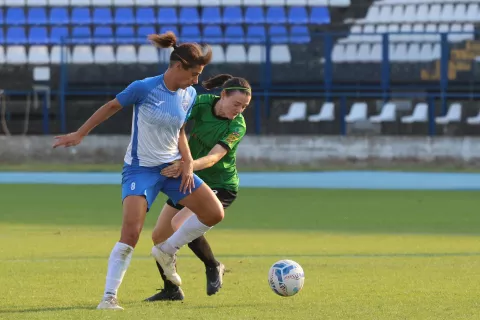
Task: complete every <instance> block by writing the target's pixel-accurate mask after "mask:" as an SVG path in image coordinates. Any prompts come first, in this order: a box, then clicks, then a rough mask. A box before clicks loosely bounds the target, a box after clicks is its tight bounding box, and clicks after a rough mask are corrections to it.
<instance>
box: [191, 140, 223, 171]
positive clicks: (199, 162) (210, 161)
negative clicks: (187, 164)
mask: <svg viewBox="0 0 480 320" xmlns="http://www.w3.org/2000/svg"><path fill="white" fill-rule="evenodd" d="M227 152H228V150H227V149H225V146H224V145H222V144H217V145H215V147H213V148H212V150H210V152H209V153H208V154H207V155H206V156H205V157H201V158H198V159H196V160H195V161H193V170H194V171H200V170H203V169H207V168H210V167H212V166H213V165H215V163H217V162H218V161H220V159H222V158H223V157H224V156H225V155H226V154H227Z"/></svg>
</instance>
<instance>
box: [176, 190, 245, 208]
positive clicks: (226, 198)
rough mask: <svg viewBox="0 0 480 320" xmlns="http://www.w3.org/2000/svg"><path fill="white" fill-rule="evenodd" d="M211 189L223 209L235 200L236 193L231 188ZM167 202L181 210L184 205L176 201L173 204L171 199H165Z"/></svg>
mask: <svg viewBox="0 0 480 320" xmlns="http://www.w3.org/2000/svg"><path fill="white" fill-rule="evenodd" d="M212 191H213V193H215V194H216V195H217V198H218V200H220V202H221V203H222V205H223V208H224V209H226V208H228V207H230V205H231V204H232V203H233V201H235V199H236V198H237V193H236V192H235V191H232V190H227V189H222V188H215V189H212ZM167 204H168V205H169V206H170V207H172V208H175V209H178V210H182V209H183V208H184V206H182V205H181V204H180V203H177V204H176V205H175V204H173V201H172V200H171V199H168V200H167Z"/></svg>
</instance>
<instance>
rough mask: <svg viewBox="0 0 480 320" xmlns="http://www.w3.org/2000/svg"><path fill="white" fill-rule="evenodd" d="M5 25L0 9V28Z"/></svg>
mask: <svg viewBox="0 0 480 320" xmlns="http://www.w3.org/2000/svg"><path fill="white" fill-rule="evenodd" d="M4 23H5V19H4V18H3V8H0V26H1V25H3V24H4Z"/></svg>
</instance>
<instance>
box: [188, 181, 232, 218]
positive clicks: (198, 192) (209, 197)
mask: <svg viewBox="0 0 480 320" xmlns="http://www.w3.org/2000/svg"><path fill="white" fill-rule="evenodd" d="M179 203H180V204H181V205H183V206H185V207H187V208H189V209H190V210H191V211H193V212H195V214H196V215H197V216H198V219H199V220H200V221H201V222H203V223H204V224H206V225H208V226H214V225H216V224H217V223H219V222H220V221H222V219H223V216H224V212H223V206H222V204H221V203H220V201H219V200H218V198H217V197H216V196H215V193H213V191H212V189H210V187H208V186H207V184H205V183H202V185H200V187H198V188H196V189H195V191H193V192H192V193H190V194H189V195H187V196H186V197H184V198H183V199H181V200H180V201H179Z"/></svg>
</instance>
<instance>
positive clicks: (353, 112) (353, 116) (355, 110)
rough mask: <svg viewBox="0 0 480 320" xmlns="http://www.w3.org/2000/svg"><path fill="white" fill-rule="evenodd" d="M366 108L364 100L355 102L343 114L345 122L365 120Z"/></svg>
mask: <svg viewBox="0 0 480 320" xmlns="http://www.w3.org/2000/svg"><path fill="white" fill-rule="evenodd" d="M367 109H368V108H367V104H366V103H365V102H355V103H354V104H353V105H352V108H351V109H350V112H349V113H348V114H347V115H346V116H345V122H348V123H353V122H359V121H365V120H367Z"/></svg>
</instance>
